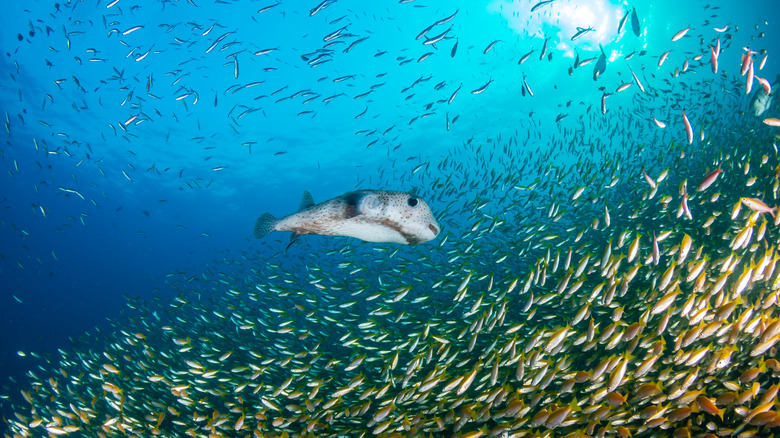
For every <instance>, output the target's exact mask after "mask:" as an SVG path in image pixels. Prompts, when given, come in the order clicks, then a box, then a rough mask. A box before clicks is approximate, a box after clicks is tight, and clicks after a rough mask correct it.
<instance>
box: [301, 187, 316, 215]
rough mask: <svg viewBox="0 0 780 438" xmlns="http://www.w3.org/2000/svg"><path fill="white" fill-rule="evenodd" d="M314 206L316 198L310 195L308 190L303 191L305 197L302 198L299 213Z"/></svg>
mask: <svg viewBox="0 0 780 438" xmlns="http://www.w3.org/2000/svg"><path fill="white" fill-rule="evenodd" d="M313 205H314V197H313V196H312V195H311V193H309V191H308V190H304V191H303V196H302V197H301V203H300V205H299V206H298V211H303V210H306V209H307V208H310V207H312V206H313Z"/></svg>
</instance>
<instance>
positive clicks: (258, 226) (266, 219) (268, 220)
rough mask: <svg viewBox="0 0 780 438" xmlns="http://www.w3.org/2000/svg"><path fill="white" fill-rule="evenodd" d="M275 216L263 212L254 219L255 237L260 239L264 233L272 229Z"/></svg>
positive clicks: (274, 223)
mask: <svg viewBox="0 0 780 438" xmlns="http://www.w3.org/2000/svg"><path fill="white" fill-rule="evenodd" d="M275 226H276V218H275V217H274V215H272V214H271V213H263V214H262V215H260V217H259V218H257V221H255V239H260V238H262V237H263V236H265V235H266V234H268V233H270V232H271V231H274V227H275Z"/></svg>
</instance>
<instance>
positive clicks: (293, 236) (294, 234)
mask: <svg viewBox="0 0 780 438" xmlns="http://www.w3.org/2000/svg"><path fill="white" fill-rule="evenodd" d="M306 193H309V192H306ZM304 234H305V233H296V232H294V233H292V236H290V243H288V244H287V246H286V247H285V248H284V252H287V250H288V249H290V247H291V246H292V244H293V243H295V241H296V240H298V238H299V237H301V236H303V235H304Z"/></svg>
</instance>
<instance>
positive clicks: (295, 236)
mask: <svg viewBox="0 0 780 438" xmlns="http://www.w3.org/2000/svg"><path fill="white" fill-rule="evenodd" d="M304 234H307V233H298V232H295V231H294V232H293V233H292V235H291V236H290V243H288V244H287V246H286V247H285V248H284V251H285V252H287V250H288V249H290V247H291V246H292V244H293V243H295V241H296V240H298V238H299V237H301V236H303V235H304Z"/></svg>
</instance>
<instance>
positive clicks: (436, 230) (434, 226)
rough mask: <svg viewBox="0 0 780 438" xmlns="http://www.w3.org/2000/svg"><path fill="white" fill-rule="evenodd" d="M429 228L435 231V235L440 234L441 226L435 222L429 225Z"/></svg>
mask: <svg viewBox="0 0 780 438" xmlns="http://www.w3.org/2000/svg"><path fill="white" fill-rule="evenodd" d="M428 229H430V230H431V231H433V235H434V236H437V235H439V228H438V227H437V226H436V225H434V224H430V225H428Z"/></svg>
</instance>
